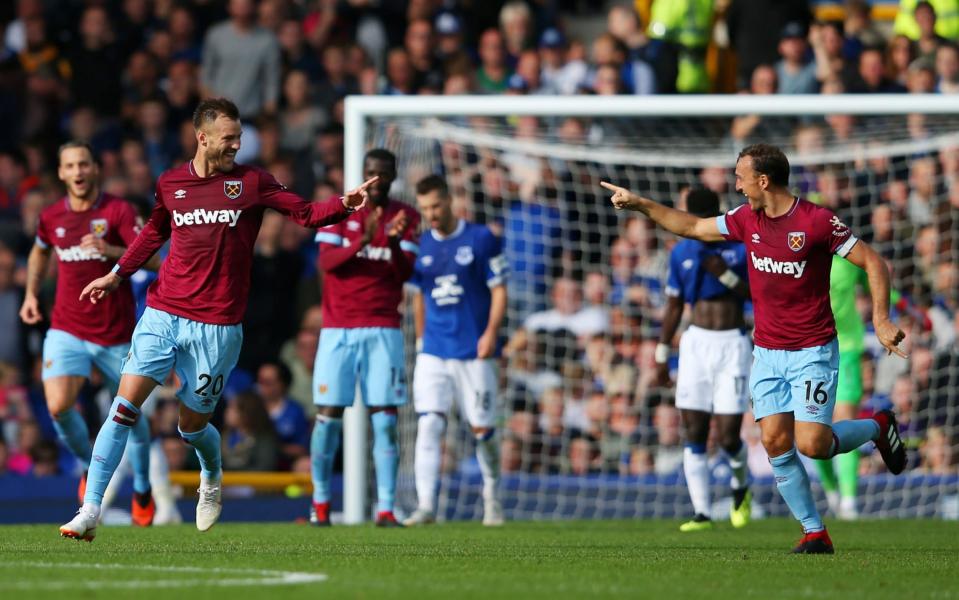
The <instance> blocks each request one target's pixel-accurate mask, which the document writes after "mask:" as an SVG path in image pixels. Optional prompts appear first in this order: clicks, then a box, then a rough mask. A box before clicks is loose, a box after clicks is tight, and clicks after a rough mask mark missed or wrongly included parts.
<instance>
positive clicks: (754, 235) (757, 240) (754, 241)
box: [753, 233, 759, 244]
mask: <svg viewBox="0 0 959 600" xmlns="http://www.w3.org/2000/svg"><path fill="white" fill-rule="evenodd" d="M753 243H754V244H758V243H759V234H758V233H754V234H753Z"/></svg>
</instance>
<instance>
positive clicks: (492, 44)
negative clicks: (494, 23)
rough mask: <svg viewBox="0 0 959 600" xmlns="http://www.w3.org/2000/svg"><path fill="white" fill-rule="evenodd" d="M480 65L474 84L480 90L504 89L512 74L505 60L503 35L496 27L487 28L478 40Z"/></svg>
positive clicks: (488, 91) (493, 91) (493, 90)
mask: <svg viewBox="0 0 959 600" xmlns="http://www.w3.org/2000/svg"><path fill="white" fill-rule="evenodd" d="M479 58H480V66H479V68H478V69H477V70H476V85H477V87H478V88H479V91H480V92H484V93H487V94H496V93H499V92H504V91H506V83H507V81H508V80H509V78H510V75H512V74H513V71H512V69H510V68H509V66H508V65H507V62H506V58H507V56H506V49H505V47H504V46H503V36H502V35H501V34H500V32H499V30H497V29H487V30H486V31H484V32H483V34H482V35H481V36H480V41H479Z"/></svg>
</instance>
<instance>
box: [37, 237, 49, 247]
mask: <svg viewBox="0 0 959 600" xmlns="http://www.w3.org/2000/svg"><path fill="white" fill-rule="evenodd" d="M33 243H34V244H36V245H37V246H39V247H41V248H43V249H44V250H46V249H47V248H49V247H50V245H49V244H47V243H46V242H44V241H43V240H41V239H40V236H37V237H35V238H33Z"/></svg>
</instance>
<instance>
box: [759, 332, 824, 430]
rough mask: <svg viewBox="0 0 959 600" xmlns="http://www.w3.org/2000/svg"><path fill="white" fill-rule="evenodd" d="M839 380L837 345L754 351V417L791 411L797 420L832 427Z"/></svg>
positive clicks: (760, 417)
mask: <svg viewBox="0 0 959 600" xmlns="http://www.w3.org/2000/svg"><path fill="white" fill-rule="evenodd" d="M838 381H839V342H837V341H836V340H835V339H834V340H833V341H831V342H829V343H828V344H825V345H823V346H815V347H813V348H803V349H801V350H769V349H767V348H760V347H759V346H756V347H755V348H754V349H753V369H752V373H751V374H750V376H749V391H750V393H751V394H752V402H753V416H754V417H755V418H756V420H757V421H758V420H759V419H762V418H763V417H768V416H769V415H775V414H779V413H788V412H791V413H793V415H794V416H795V419H796V420H797V421H807V422H811V423H822V424H823V425H830V426H831V425H832V411H833V408H834V407H835V405H836V385H837V383H838Z"/></svg>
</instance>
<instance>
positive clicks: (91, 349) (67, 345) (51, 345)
mask: <svg viewBox="0 0 959 600" xmlns="http://www.w3.org/2000/svg"><path fill="white" fill-rule="evenodd" d="M129 350H130V344H116V345H115V346H101V345H100V344H94V343H93V342H88V341H86V340H81V339H80V338H78V337H77V336H75V335H72V334H70V333H67V332H66V331H63V330H60V329H51V330H49V331H47V337H46V338H44V340H43V380H44V381H46V380H47V379H50V378H53V377H63V376H68V375H76V376H80V377H89V376H90V368H91V366H92V365H94V364H95V365H96V366H97V369H99V370H100V372H101V373H103V376H104V377H106V378H107V379H108V380H109V382H110V383H111V384H112V385H113V387H114V388H115V387H116V385H117V383H119V382H120V365H121V364H122V363H123V358H124V357H125V356H126V355H127V352H128V351H129Z"/></svg>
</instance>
